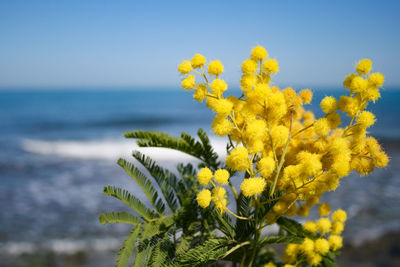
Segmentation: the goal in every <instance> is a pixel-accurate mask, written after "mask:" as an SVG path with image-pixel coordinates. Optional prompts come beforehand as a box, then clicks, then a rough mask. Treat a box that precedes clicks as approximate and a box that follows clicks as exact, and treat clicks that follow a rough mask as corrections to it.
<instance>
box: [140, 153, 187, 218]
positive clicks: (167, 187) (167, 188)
mask: <svg viewBox="0 0 400 267" xmlns="http://www.w3.org/2000/svg"><path fill="white" fill-rule="evenodd" d="M132 155H133V157H134V158H135V159H136V160H137V161H139V162H140V163H141V164H142V165H143V166H144V167H145V168H146V169H147V170H148V172H149V173H150V174H151V176H153V178H154V180H155V181H156V182H157V184H158V186H159V188H160V190H161V192H162V193H163V196H164V199H165V201H166V203H167V205H168V207H169V209H170V210H171V212H175V211H176V210H177V209H178V205H177V199H176V197H175V194H176V189H178V188H179V186H178V185H177V184H175V183H172V182H173V181H174V180H175V179H168V177H169V176H170V175H171V174H170V173H169V172H168V171H166V170H164V169H163V168H162V167H160V166H159V165H157V164H156V163H155V162H154V161H153V160H152V159H151V158H150V157H147V156H145V155H143V154H142V153H140V152H139V151H134V152H133V154H132ZM174 187H175V189H174Z"/></svg>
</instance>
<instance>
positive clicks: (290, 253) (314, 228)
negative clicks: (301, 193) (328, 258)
mask: <svg viewBox="0 0 400 267" xmlns="http://www.w3.org/2000/svg"><path fill="white" fill-rule="evenodd" d="M330 210H331V207H330V206H329V204H327V203H322V204H320V205H319V214H320V215H321V216H322V217H321V218H320V219H318V220H317V221H316V222H313V221H308V222H306V223H305V224H304V225H303V227H304V229H305V230H307V231H308V232H310V233H313V234H315V239H311V238H307V237H306V238H305V239H304V241H303V243H302V244H288V245H287V246H286V250H285V253H284V254H283V256H282V260H283V262H284V263H286V265H285V266H286V267H291V266H297V265H299V264H300V263H302V262H307V263H308V264H309V265H311V266H317V265H319V264H320V263H321V261H322V256H323V255H326V254H327V253H328V252H330V251H336V250H338V249H340V248H341V247H342V246H343V238H342V237H341V236H340V234H341V233H342V232H343V230H344V223H345V221H346V219H347V215H346V212H345V211H344V210H341V209H339V210H337V211H335V212H334V213H333V214H332V216H331V218H329V217H328V216H329V214H330Z"/></svg>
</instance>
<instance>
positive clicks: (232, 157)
mask: <svg viewBox="0 0 400 267" xmlns="http://www.w3.org/2000/svg"><path fill="white" fill-rule="evenodd" d="M249 161H250V160H249V152H248V150H247V149H246V148H245V147H243V146H238V147H235V148H234V149H233V150H232V151H231V153H230V154H229V155H228V156H227V157H226V165H227V166H228V168H229V169H231V170H232V171H240V172H242V171H245V170H247V169H248V168H249V167H250V162H249Z"/></svg>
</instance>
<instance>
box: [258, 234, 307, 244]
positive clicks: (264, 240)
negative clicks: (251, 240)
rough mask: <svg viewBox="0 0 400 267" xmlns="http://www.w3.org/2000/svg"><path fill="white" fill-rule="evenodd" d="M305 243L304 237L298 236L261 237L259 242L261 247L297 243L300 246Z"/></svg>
mask: <svg viewBox="0 0 400 267" xmlns="http://www.w3.org/2000/svg"><path fill="white" fill-rule="evenodd" d="M302 241H303V238H302V237H298V236H283V235H272V236H264V237H261V238H260V240H259V241H258V244H259V246H260V247H262V246H265V245H268V244H289V243H295V244H300V243H301V242H302Z"/></svg>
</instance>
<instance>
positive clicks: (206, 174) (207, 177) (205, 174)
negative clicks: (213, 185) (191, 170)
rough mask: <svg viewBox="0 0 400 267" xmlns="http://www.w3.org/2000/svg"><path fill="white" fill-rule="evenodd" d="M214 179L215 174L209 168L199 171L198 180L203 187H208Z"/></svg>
mask: <svg viewBox="0 0 400 267" xmlns="http://www.w3.org/2000/svg"><path fill="white" fill-rule="evenodd" d="M212 177H213V173H212V171H211V170H210V169H209V168H207V167H204V168H201V169H200V170H199V172H198V173H197V180H198V181H199V183H200V184H202V185H207V184H208V183H209V182H210V181H211V178H212Z"/></svg>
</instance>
